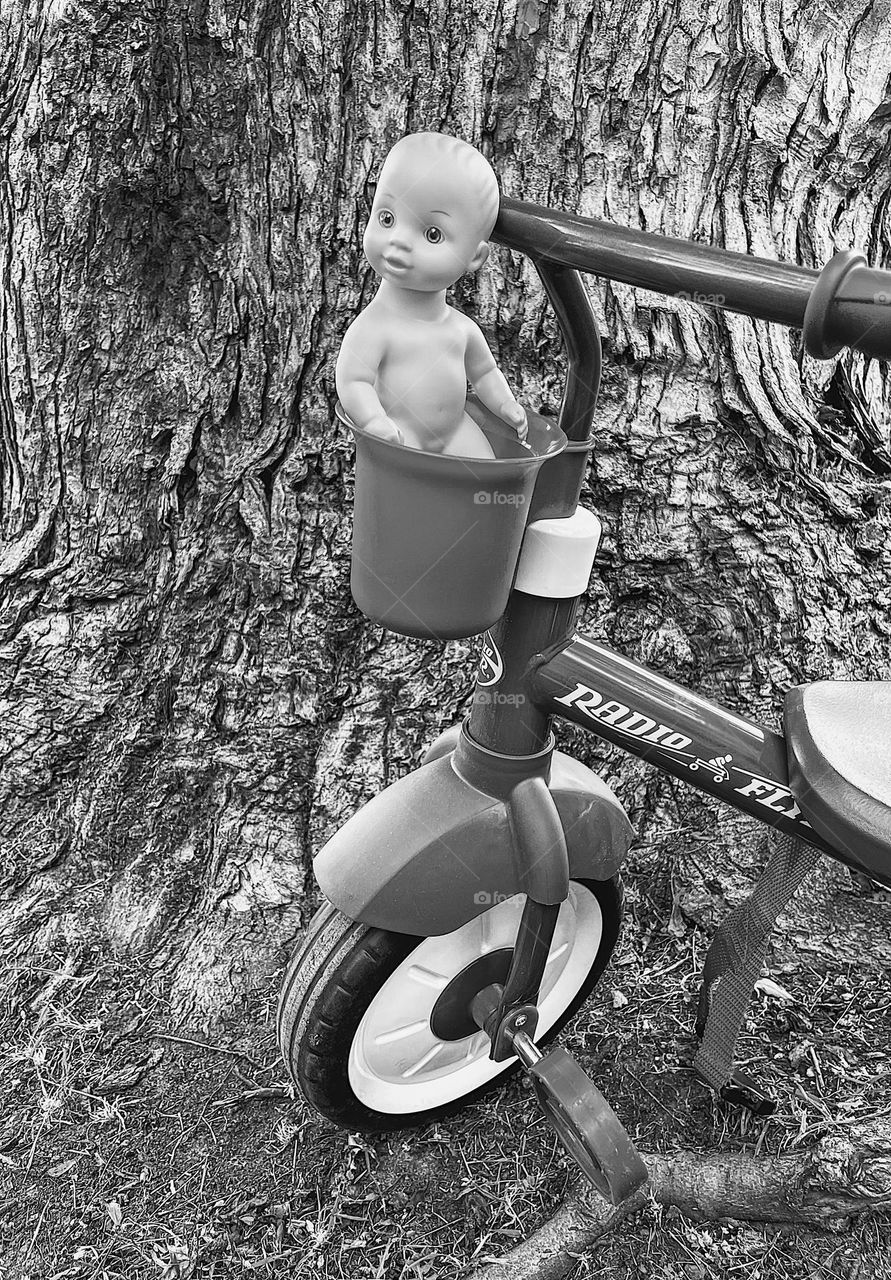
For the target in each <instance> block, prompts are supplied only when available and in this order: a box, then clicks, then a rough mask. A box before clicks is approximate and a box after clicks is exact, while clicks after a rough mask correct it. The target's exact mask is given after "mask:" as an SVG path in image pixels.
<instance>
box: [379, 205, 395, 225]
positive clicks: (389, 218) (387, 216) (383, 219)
mask: <svg viewBox="0 0 891 1280" xmlns="http://www.w3.org/2000/svg"><path fill="white" fill-rule="evenodd" d="M377 220H378V222H379V223H380V224H381V226H382V227H392V225H393V223H394V222H395V221H396V219H395V218H394V217H393V215H392V213H391V212H390V210H389V209H381V211H380V213H379V214H378V215H377Z"/></svg>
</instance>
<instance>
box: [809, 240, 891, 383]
mask: <svg viewBox="0 0 891 1280" xmlns="http://www.w3.org/2000/svg"><path fill="white" fill-rule="evenodd" d="M802 334H803V337H804V348H805V350H806V351H807V353H808V355H810V356H815V357H816V358H817V359H818V360H828V359H831V357H832V356H834V355H837V354H838V353H839V351H841V349H842V347H853V348H854V349H855V350H857V351H862V352H863V354H864V355H867V356H876V357H877V358H878V359H884V360H891V271H879V270H878V269H876V268H874V267H868V266H867V265H866V259H865V258H864V256H863V254H862V253H857V251H856V250H854V249H846V250H845V251H844V252H843V253H837V254H836V255H835V257H834V258H832V259H830V261H829V262H828V263H827V264H826V266H825V267H824V268H823V270H822V271H821V272H820V278H819V279H818V281H817V283H816V285H815V286H814V288H813V290H812V292H811V296H810V297H809V298H808V304H807V308H806V309H805V313H804V324H803V326H802Z"/></svg>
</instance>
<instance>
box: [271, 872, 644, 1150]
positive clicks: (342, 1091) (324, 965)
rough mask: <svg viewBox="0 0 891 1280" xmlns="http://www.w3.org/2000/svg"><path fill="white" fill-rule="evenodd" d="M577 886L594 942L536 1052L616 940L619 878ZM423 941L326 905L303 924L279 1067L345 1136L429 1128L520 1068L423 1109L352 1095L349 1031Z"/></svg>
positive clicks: (583, 995)
mask: <svg viewBox="0 0 891 1280" xmlns="http://www.w3.org/2000/svg"><path fill="white" fill-rule="evenodd" d="M577 883H578V884H579V885H580V886H582V887H584V888H585V889H588V890H589V891H590V892H591V893H592V894H593V895H594V897H595V898H596V899H597V901H598V903H599V905H600V911H601V917H602V929H601V937H600V942H599V945H598V947H597V951H596V954H593V955H592V956H591V965H590V968H589V969H588V972H587V974H586V977H585V979H584V981H583V982H582V984H581V986H580V987H579V988H578V991H577V992H576V994H575V996H574V997H573V999H572V1000H571V1002H570V1003H569V1005H567V1007H566V1009H565V1010H564V1012H563V1013H561V1014H560V1016H559V1017H558V1018H557V1021H556V1022H555V1023H554V1025H553V1026H552V1027H551V1028H550V1029H549V1030H548V1031H547V1033H546V1034H544V1035H543V1036H542V1037H541V1038H540V1039H538V1040H537V1041H536V1043H537V1044H538V1046H539V1048H543V1047H544V1046H545V1045H546V1044H548V1043H550V1041H552V1040H553V1039H554V1037H555V1036H556V1035H557V1034H558V1032H559V1031H560V1030H562V1028H563V1027H564V1026H565V1025H566V1023H567V1022H568V1021H569V1019H570V1018H571V1017H572V1016H573V1015H574V1014H575V1013H576V1012H577V1010H578V1009H579V1008H580V1006H581V1005H582V1004H583V1003H584V1001H585V1000H586V999H587V997H588V996H589V995H590V994H591V992H592V991H593V989H594V987H595V986H596V984H597V982H598V980H599V978H600V975H601V974H602V973H603V970H604V969H605V968H606V965H607V963H608V962H609V959H610V957H611V955H612V953H613V950H614V948H615V945H616V942H617V940H618V936H619V929H620V925H621V919H622V886H621V880H620V878H619V877H618V876H616V877H614V878H613V879H611V880H603V881H600V880H578V881H577ZM423 941H424V939H423V938H422V937H416V936H411V935H408V934H404V933H394V932H391V931H389V930H386V929H377V928H374V927H372V926H370V925H366V924H362V923H360V922H357V921H354V920H349V919H348V918H347V917H346V916H344V915H342V914H341V913H340V912H339V911H338V910H337V909H336V908H335V907H333V906H332V905H331V904H330V903H326V904H325V905H324V906H322V907H320V908H319V910H318V911H317V912H316V914H315V915H314V916H313V918H312V920H311V921H310V923H309V927H308V929H307V934H306V937H305V938H304V940H303V943H302V945H301V946H300V948H299V949H298V951H297V952H296V953H295V955H294V957H293V958H292V960H291V962H290V964H289V965H288V968H287V970H286V972H285V977H284V981H283V983H282V989H281V994H280V996H279V1002H278V1016H277V1030H278V1040H279V1047H280V1049H281V1053H282V1057H283V1058H284V1062H285V1066H286V1067H287V1069H288V1071H289V1073H290V1075H291V1078H292V1079H293V1080H294V1082H295V1083H296V1085H297V1087H298V1088H299V1090H300V1092H301V1094H302V1095H303V1097H304V1098H305V1099H306V1101H307V1102H308V1103H309V1105H310V1106H311V1107H313V1108H314V1109H315V1110H316V1111H317V1112H318V1113H319V1114H320V1115H322V1116H324V1117H325V1119H327V1120H331V1121H332V1122H333V1123H334V1124H337V1125H340V1126H341V1127H342V1128H344V1129H348V1130H350V1131H351V1132H358V1133H379V1132H391V1131H396V1130H400V1129H412V1128H417V1127H419V1126H421V1125H424V1124H429V1123H431V1122H432V1121H435V1120H437V1119H439V1118H440V1117H442V1116H447V1115H452V1114H454V1113H455V1112H456V1111H459V1110H461V1108H462V1107H464V1106H466V1105H467V1103H469V1102H473V1101H475V1100H476V1099H477V1098H480V1097H482V1096H483V1094H485V1093H488V1092H489V1091H491V1090H493V1089H496V1088H500V1087H501V1085H503V1084H504V1082H505V1081H506V1080H508V1079H510V1077H511V1076H512V1075H513V1074H514V1073H515V1072H516V1071H517V1070H519V1069H520V1064H519V1062H517V1061H514V1062H512V1063H511V1064H510V1065H509V1066H508V1067H507V1068H506V1069H505V1070H504V1071H503V1072H502V1073H501V1074H499V1075H498V1076H496V1077H495V1078H494V1079H492V1080H489V1081H487V1082H486V1083H484V1084H483V1085H481V1086H480V1087H478V1088H476V1089H474V1090H472V1091H470V1092H468V1093H467V1094H465V1095H463V1096H461V1097H459V1098H457V1099H455V1100H453V1101H451V1102H448V1103H444V1104H441V1105H439V1106H436V1107H431V1108H430V1109H429V1110H424V1111H414V1112H400V1113H398V1114H393V1113H386V1112H382V1111H377V1110H374V1109H372V1108H370V1107H368V1106H367V1105H366V1104H365V1103H364V1102H362V1101H360V1099H359V1098H357V1097H356V1095H355V1093H354V1092H353V1089H352V1086H351V1084H350V1080H349V1075H348V1070H347V1066H348V1061H349V1054H350V1047H351V1044H352V1040H353V1036H354V1034H355V1032H356V1028H357V1027H358V1026H359V1023H360V1022H361V1020H362V1017H363V1015H364V1013H365V1011H366V1009H367V1008H368V1007H369V1005H370V1004H371V1001H372V1000H373V999H374V997H375V996H376V995H377V993H378V991H379V990H380V989H381V987H382V986H383V984H384V983H385V982H386V980H387V979H388V978H389V977H390V975H391V974H392V973H393V972H394V971H395V970H396V969H397V968H398V966H399V965H400V964H401V963H402V962H403V960H405V959H406V957H407V956H408V955H410V953H411V952H412V951H413V950H414V949H415V948H416V947H417V946H418V945H419V944H420V943H421V942H423Z"/></svg>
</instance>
